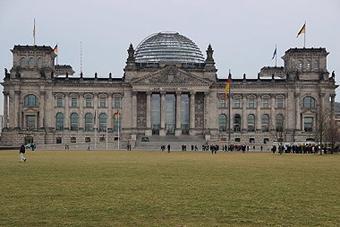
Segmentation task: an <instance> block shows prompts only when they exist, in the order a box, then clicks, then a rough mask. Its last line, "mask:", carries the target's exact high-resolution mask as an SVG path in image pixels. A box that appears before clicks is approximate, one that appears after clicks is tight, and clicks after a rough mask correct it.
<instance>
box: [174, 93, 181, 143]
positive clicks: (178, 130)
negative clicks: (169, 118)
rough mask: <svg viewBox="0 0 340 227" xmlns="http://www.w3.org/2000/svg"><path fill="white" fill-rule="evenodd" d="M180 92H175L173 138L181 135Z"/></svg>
mask: <svg viewBox="0 0 340 227" xmlns="http://www.w3.org/2000/svg"><path fill="white" fill-rule="evenodd" d="M181 95H182V93H181V92H179V91H178V92H176V129H175V136H180V135H182V128H181Z"/></svg>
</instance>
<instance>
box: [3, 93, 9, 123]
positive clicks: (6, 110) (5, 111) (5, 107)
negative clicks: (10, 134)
mask: <svg viewBox="0 0 340 227" xmlns="http://www.w3.org/2000/svg"><path fill="white" fill-rule="evenodd" d="M3 94H4V125H3V127H4V128H7V119H8V92H5V91H4V92H3Z"/></svg>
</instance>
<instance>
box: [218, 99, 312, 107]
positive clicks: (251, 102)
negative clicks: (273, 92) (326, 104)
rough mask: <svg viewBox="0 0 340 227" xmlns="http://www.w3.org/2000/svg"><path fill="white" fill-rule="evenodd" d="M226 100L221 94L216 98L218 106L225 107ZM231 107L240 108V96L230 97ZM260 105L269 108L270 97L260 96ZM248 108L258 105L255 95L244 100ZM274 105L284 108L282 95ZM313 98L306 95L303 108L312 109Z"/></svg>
mask: <svg viewBox="0 0 340 227" xmlns="http://www.w3.org/2000/svg"><path fill="white" fill-rule="evenodd" d="M227 104H228V101H227V100H226V99H225V98H223V97H222V96H221V97H220V98H219V99H218V108H226V107H227ZM232 104H233V108H241V107H242V98H241V97H234V98H233V99H232ZM261 104H262V105H261V107H262V108H270V107H271V99H270V97H262V98H261ZM246 105H247V108H248V109H255V108H256V106H257V105H258V103H257V100H256V97H248V98H247V102H246ZM275 107H276V108H278V109H283V108H285V98H284V96H278V97H276V98H275ZM315 107H316V106H315V99H314V98H313V97H311V96H306V97H304V98H303V108H306V109H314V108H315Z"/></svg>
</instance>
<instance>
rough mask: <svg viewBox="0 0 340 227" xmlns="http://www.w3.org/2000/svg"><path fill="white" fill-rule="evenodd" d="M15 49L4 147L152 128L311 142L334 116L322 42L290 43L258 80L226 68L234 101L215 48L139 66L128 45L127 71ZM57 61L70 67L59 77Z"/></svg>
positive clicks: (237, 139) (109, 137) (43, 50)
mask: <svg viewBox="0 0 340 227" xmlns="http://www.w3.org/2000/svg"><path fill="white" fill-rule="evenodd" d="M11 51H12V53H13V67H12V68H11V70H10V71H9V72H8V71H7V70H6V72H5V78H4V81H3V82H2V85H3V87H4V91H3V95H4V123H3V127H4V128H3V131H2V140H1V143H2V144H3V145H19V144H21V143H24V142H30V141H32V140H33V141H34V142H35V143H37V144H55V143H63V144H64V143H65V144H69V143H85V142H90V141H91V142H93V141H94V140H95V139H96V142H98V143H100V142H103V141H108V142H110V143H111V142H114V140H115V139H116V138H117V136H118V131H119V132H120V138H121V140H122V141H127V140H131V141H132V142H133V141H135V140H136V138H137V137H138V136H141V135H147V136H151V135H152V134H157V135H160V136H167V135H174V136H181V135H182V134H188V135H192V136H202V138H205V139H206V140H209V141H223V142H229V139H230V142H231V143H246V144H264V143H272V142H274V141H279V140H282V141H287V142H305V141H310V140H315V138H316V137H315V134H316V133H315V132H316V131H317V128H318V123H317V122H318V120H319V119H320V116H321V115H322V114H323V113H330V114H331V117H332V118H334V100H335V89H336V87H337V85H335V78H334V74H333V75H329V72H328V71H327V68H326V59H327V55H328V53H327V51H326V49H324V48H317V49H315V48H299V49H297V48H295V49H289V50H287V51H286V52H285V55H284V56H283V60H284V66H283V67H264V68H262V69H261V71H260V73H259V74H258V76H257V78H255V79H249V78H246V75H244V76H243V78H242V79H235V78H232V75H231V74H229V80H230V81H231V97H230V98H229V97H228V96H226V95H225V91H224V90H225V86H226V83H227V80H226V79H220V78H219V77H218V75H217V69H216V68H215V62H214V59H213V50H212V48H211V46H210V45H209V47H208V49H207V58H206V60H205V61H204V63H193V64H187V63H173V62H169V63H167V62H159V63H153V64H144V63H138V62H136V61H135V58H134V49H133V47H132V45H130V48H129V50H128V53H129V56H128V59H127V63H126V67H125V69H124V76H123V77H122V78H112V77H111V74H110V75H109V76H108V77H106V78H103V77H102V76H101V77H98V76H97V74H96V75H95V76H94V77H92V78H89V77H83V75H82V73H81V74H80V76H72V75H71V74H72V73H73V70H72V68H70V67H69V66H62V67H59V66H56V65H55V64H54V58H55V57H56V55H55V53H54V52H53V49H52V48H51V47H46V46H15V47H14V48H13V49H12V50H11ZM56 68H59V69H60V68H63V70H58V74H56V72H57V71H56ZM65 69H67V70H65ZM61 72H64V73H63V74H64V75H60V73H61ZM229 107H230V108H229ZM229 112H230V114H229ZM118 113H119V114H118ZM229 116H230V118H229ZM158 117H159V122H158ZM156 118H157V119H156ZM118 121H119V123H118ZM118 124H119V127H118ZM229 136H230V138H229Z"/></svg>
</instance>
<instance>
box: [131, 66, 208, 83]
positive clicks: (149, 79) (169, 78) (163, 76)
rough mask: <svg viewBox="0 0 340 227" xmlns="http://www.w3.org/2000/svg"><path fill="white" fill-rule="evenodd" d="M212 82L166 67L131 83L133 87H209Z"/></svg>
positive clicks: (172, 67)
mask: <svg viewBox="0 0 340 227" xmlns="http://www.w3.org/2000/svg"><path fill="white" fill-rule="evenodd" d="M211 83H212V81H209V80H206V79H203V78H200V77H198V76H196V75H194V74H192V73H190V72H186V71H184V70H181V69H179V68H178V67H176V66H166V67H165V68H163V69H160V70H158V71H156V72H152V73H150V74H147V75H145V76H142V77H140V78H135V79H133V80H132V81H131V84H133V85H153V86H157V85H163V86H164V85H172V86H183V85H186V86H210V85H211Z"/></svg>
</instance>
